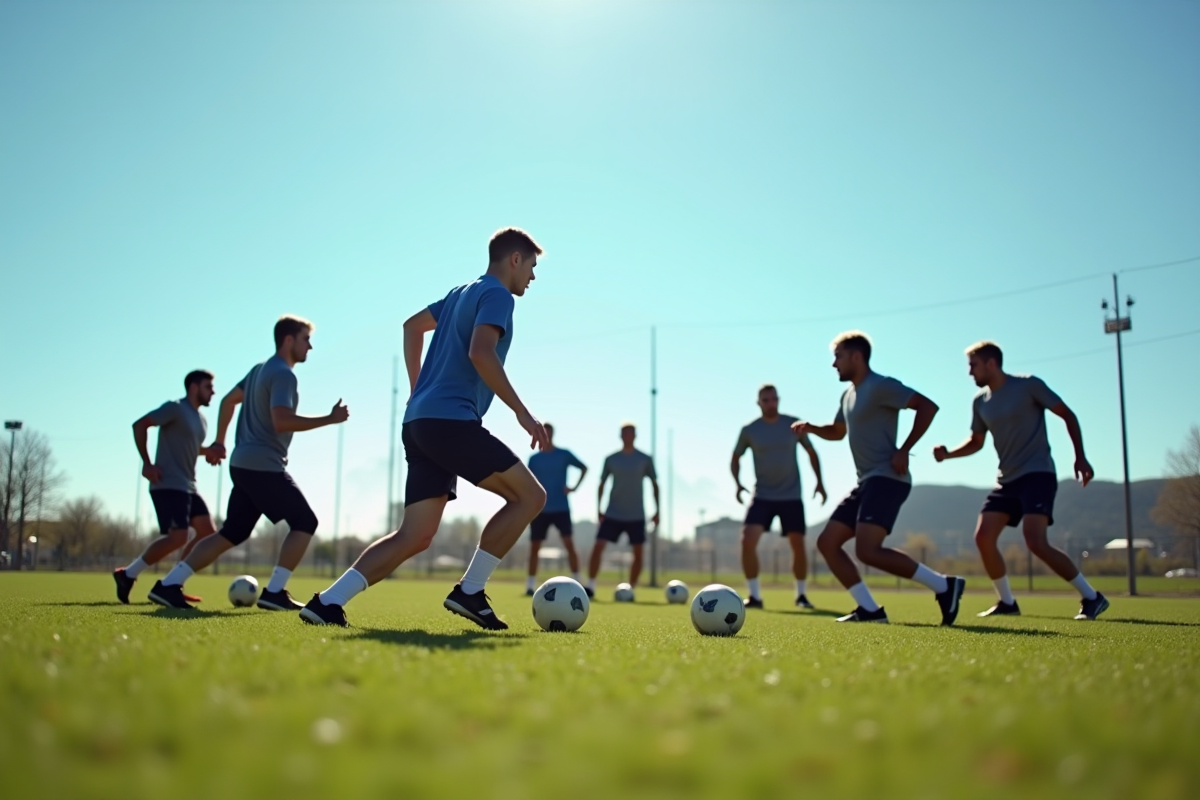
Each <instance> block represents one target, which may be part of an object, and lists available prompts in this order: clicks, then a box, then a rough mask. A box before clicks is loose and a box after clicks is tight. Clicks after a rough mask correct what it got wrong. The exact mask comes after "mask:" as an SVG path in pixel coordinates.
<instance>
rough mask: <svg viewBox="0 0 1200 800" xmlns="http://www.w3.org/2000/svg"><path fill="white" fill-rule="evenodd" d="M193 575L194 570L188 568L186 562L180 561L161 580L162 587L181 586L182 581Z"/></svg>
mask: <svg viewBox="0 0 1200 800" xmlns="http://www.w3.org/2000/svg"><path fill="white" fill-rule="evenodd" d="M195 574H196V570H194V569H192V568H191V567H189V566H188V563H187V562H186V561H180V562H179V563H178V564H176V565H175V566H174V567H172V568H171V571H170V572H168V573H167V577H165V578H163V586H183V584H184V581H186V580H187V579H188V578H190V577H192V576H193V575H195Z"/></svg>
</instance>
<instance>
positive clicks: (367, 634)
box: [348, 628, 529, 650]
mask: <svg viewBox="0 0 1200 800" xmlns="http://www.w3.org/2000/svg"><path fill="white" fill-rule="evenodd" d="M350 630H351V634H350V636H349V637H348V638H352V639H369V640H371V641H372V642H379V643H380V644H395V645H402V646H406V647H424V648H426V649H428V650H472V649H498V648H501V647H515V646H516V645H517V644H518V642H517V640H518V639H527V638H529V637H528V635H526V634H523V633H518V634H512V633H510V634H507V635H503V636H500V635H497V634H494V633H483V632H482V631H461V632H459V633H431V632H430V631H426V630H420V629H414V630H407V631H398V630H391V629H385V628H351V629H350Z"/></svg>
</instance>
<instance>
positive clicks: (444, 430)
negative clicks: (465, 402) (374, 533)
mask: <svg viewBox="0 0 1200 800" xmlns="http://www.w3.org/2000/svg"><path fill="white" fill-rule="evenodd" d="M400 441H401V442H402V443H403V444H404V460H405V461H406V462H408V477H407V478H406V479H405V481H404V505H406V506H411V505H412V504H413V503H419V502H421V501H422V500H430V499H432V498H434V497H444V496H447V495H448V496H449V498H450V499H451V500H453V499H454V498H456V497H457V496H458V491H457V490H458V476H460V475H461V476H462V477H464V478H466V479H467V480H469V481H470V482H471V483H473V484H475V485H476V486H478V485H479V484H480V482H482V481H483V480H484V479H485V478H487V477H489V476H491V475H494V474H496V473H497V472H504V471H505V470H507V469H510V468H511V467H512V466H513V465H514V464H519V463H521V459H519V458H517V456H516V453H514V452H513V451H512V450H510V449H508V445H506V444H505V443H504V442H502V441H500V440H499V439H497V438H496V437H495V436H493V435H492V434H491V432H490V431H488V429H487V428H485V427H483V423H482V422H480V421H479V420H477V419H414V420H411V421H409V422H406V423H404V425H403V427H402V428H401V429H400Z"/></svg>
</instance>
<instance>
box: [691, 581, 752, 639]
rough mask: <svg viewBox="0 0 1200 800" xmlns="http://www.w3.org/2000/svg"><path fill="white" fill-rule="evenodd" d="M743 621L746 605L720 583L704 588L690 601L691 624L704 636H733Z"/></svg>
mask: <svg viewBox="0 0 1200 800" xmlns="http://www.w3.org/2000/svg"><path fill="white" fill-rule="evenodd" d="M745 621H746V604H745V603H743V602H742V598H741V597H740V596H739V595H738V593H737V592H735V591H734V590H733V589H730V588H729V587H728V586H726V585H724V584H722V583H713V584H709V585H708V586H705V587H704V588H703V589H701V590H700V591H698V592H696V597H695V599H693V600H692V624H693V625H695V626H696V630H698V631H700V633H702V634H704V635H705V636H733V635H734V634H735V633H737V632H738V631H740V630H741V629H742V624H743V623H745Z"/></svg>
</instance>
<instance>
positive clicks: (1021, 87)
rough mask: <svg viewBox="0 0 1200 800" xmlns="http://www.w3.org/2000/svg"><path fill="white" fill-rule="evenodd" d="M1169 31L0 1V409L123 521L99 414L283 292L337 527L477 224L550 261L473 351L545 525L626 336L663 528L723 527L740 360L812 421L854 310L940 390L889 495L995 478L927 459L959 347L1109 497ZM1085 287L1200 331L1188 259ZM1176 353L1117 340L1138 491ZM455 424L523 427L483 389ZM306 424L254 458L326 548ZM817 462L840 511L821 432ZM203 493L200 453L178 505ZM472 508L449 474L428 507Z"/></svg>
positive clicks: (1084, 23) (961, 401)
mask: <svg viewBox="0 0 1200 800" xmlns="http://www.w3.org/2000/svg"><path fill="white" fill-rule="evenodd" d="M1198 35H1200V5H1198V4H1196V3H1183V2H1144V3H1133V2H1128V3H1112V2H1104V3H1096V2H1056V3H1047V4H1035V3H1020V4H1001V3H957V4H956V3H919V2H906V3H896V4H893V3H838V4H835V3H820V4H812V3H801V2H776V3H754V2H737V3H734V2H729V3H683V2H638V3H633V2H625V3H622V2H599V0H597V1H596V2H525V3H499V2H489V3H477V4H467V3H453V4H435V3H346V2H343V3H332V2H330V3H283V2H256V3H136V2H125V3H115V2H114V3H94V2H55V3H44V2H11V1H10V2H5V3H3V4H2V5H0V109H2V111H0V114H2V124H0V266H2V269H3V279H2V280H0V337H2V341H3V347H2V349H0V416H3V417H4V418H5V419H14V418H15V419H22V420H24V421H25V422H26V424H27V425H28V426H30V427H31V428H33V429H35V430H39V431H42V432H44V433H46V434H47V435H48V436H49V437H50V440H51V442H52V444H53V447H54V450H55V453H56V455H57V457H58V460H59V462H60V464H61V465H62V467H63V468H64V469H65V470H66V472H67V473H68V474H69V477H70V481H69V484H68V487H67V491H68V494H70V495H81V494H97V495H99V496H100V497H102V498H103V499H104V501H105V503H106V505H107V507H108V509H109V510H110V511H111V512H115V513H121V514H125V515H130V514H132V513H133V508H134V502H135V496H136V493H137V492H141V491H144V484H142V485H141V486H139V485H138V484H137V483H136V478H137V474H138V461H137V456H136V454H135V451H134V448H133V444H132V441H131V437H130V434H129V424H130V423H131V422H132V421H133V420H134V419H135V418H137V417H138V416H140V415H141V414H142V413H144V412H146V411H147V410H149V409H151V408H152V407H154V406H155V405H156V404H158V403H160V402H162V401H163V400H165V399H168V398H173V397H178V396H180V395H181V394H182V387H181V382H182V377H183V375H184V374H185V373H186V372H187V371H188V370H189V369H192V368H194V367H207V368H210V369H212V370H214V371H215V372H216V373H217V387H218V392H223V391H224V390H227V389H228V388H229V387H231V386H232V385H233V384H234V383H235V382H236V381H237V380H239V379H240V378H241V376H242V375H243V374H244V373H245V371H246V370H247V369H248V368H249V367H250V366H251V365H253V364H254V363H256V362H257V361H259V360H262V359H263V358H265V357H266V356H268V355H269V354H270V352H271V349H272V347H271V341H270V329H271V325H272V323H273V321H274V319H275V318H276V317H277V316H278V315H279V314H280V313H283V312H293V313H299V314H302V315H305V316H307V317H309V318H311V319H313V320H315V321H316V323H317V325H318V329H317V332H316V335H315V337H314V343H315V345H316V350H315V351H314V352H313V353H312V355H311V357H310V361H309V363H307V364H304V365H301V366H300V367H299V369H298V375H299V378H300V392H301V411H307V412H309V413H322V412H324V411H325V410H326V409H327V408H328V407H329V406H330V405H331V404H332V403H333V402H334V401H336V400H337V399H338V398H339V397H342V398H345V400H346V402H347V403H348V404H349V406H350V408H351V412H352V415H353V416H352V419H351V421H350V423H349V424H348V425H347V427H346V431H345V436H346V439H345V444H346V451H345V473H344V475H345V479H344V481H345V482H344V494H343V515H342V517H343V519H342V525H341V530H342V532H343V533H346V532H348V531H357V532H360V533H362V534H363V535H370V534H374V533H377V532H378V531H379V529H380V527H381V526H382V520H383V517H384V512H385V503H384V497H385V493H386V474H387V457H388V420H389V402H390V397H389V395H390V384H391V369H392V357H393V355H394V354H395V353H397V352H398V351H399V340H400V324H401V322H402V320H403V319H404V318H405V317H406V316H408V315H409V314H410V313H412V312H414V311H416V310H418V309H420V308H421V307H422V306H423V305H425V304H427V303H429V302H431V301H433V300H435V299H437V298H439V297H441V296H442V295H443V294H444V293H445V291H446V290H448V289H449V288H450V287H452V286H453V285H455V284H457V283H461V282H465V281H467V280H470V279H471V278H473V277H474V276H476V275H478V274H479V273H480V272H482V270H483V269H484V266H485V262H486V250H485V246H486V241H487V238H488V236H489V235H490V234H491V232H492V231H493V230H494V229H496V228H498V227H500V226H503V225H509V224H515V225H521V226H523V227H526V228H528V229H529V230H530V231H531V232H532V233H533V234H534V235H535V236H537V237H538V238H539V239H540V240H541V241H542V242H543V244H544V245H545V246H546V248H547V253H546V255H545V257H544V258H543V260H542V264H543V266H542V267H541V269H540V270H539V275H538V279H537V281H536V283H535V284H534V285H533V287H532V289H531V290H530V291H529V293H528V294H527V295H526V296H525V297H524V298H523V299H522V300H520V301H519V303H518V306H517V316H516V323H515V331H516V336H515V342H514V345H513V348H512V351H511V353H510V357H509V366H510V371H511V374H512V377H513V380H514V382H515V384H516V386H517V387H518V390H519V391H520V392H521V394H522V395H523V397H524V398H525V400H526V402H527V403H528V404H529V406H530V407H531V408H532V409H533V410H534V413H535V414H538V415H539V416H540V417H542V418H543V419H545V420H550V421H553V422H554V423H556V425H557V427H558V430H559V440H560V443H561V444H563V445H565V446H568V447H570V448H571V449H573V450H574V451H575V452H576V453H577V454H578V455H579V456H580V457H581V458H583V459H584V460H585V461H586V462H588V463H589V464H591V465H592V466H594V467H596V468H597V469H595V470H594V471H593V473H592V476H590V477H589V479H588V481H587V483H586V484H585V487H584V493H583V495H582V496H580V497H578V498H577V499H576V500H575V510H576V515H577V516H578V517H592V516H593V515H594V513H595V507H594V493H595V485H596V484H595V480H594V479H595V477H596V476H597V475H598V472H599V470H598V467H599V466H600V462H601V460H602V458H603V456H604V455H605V454H606V453H607V452H610V451H611V450H613V449H615V448H616V447H617V445H618V439H617V429H618V426H619V424H620V423H621V422H622V421H623V420H625V419H630V420H633V421H635V422H637V423H638V424H639V425H640V426H641V434H642V438H641V439H640V444H641V445H642V446H643V447H644V448H645V449H647V450H649V449H650V447H649V444H650V443H649V416H650V413H649V411H650V402H649V376H650V358H649V340H650V336H649V326H650V325H652V324H657V325H658V326H659V328H658V364H659V389H660V395H659V397H660V402H659V410H658V420H659V440H658V454H659V463H660V469H661V470H662V472H663V474H664V476H665V474H666V471H667V459H666V450H667V446H666V445H667V431H668V429H671V430H673V431H674V441H675V446H674V468H675V519H674V528H675V531H676V533H677V535H678V534H681V533H682V532H683V531H685V530H687V529H689V528H690V526H691V525H692V524H693V523H694V522H695V520H696V518H697V515H698V510H699V509H701V508H704V509H705V510H706V516H707V517H708V518H710V519H711V518H713V517H715V516H717V515H720V514H725V513H728V514H737V513H738V507H737V506H736V504H735V502H734V500H733V491H732V481H731V480H730V478H729V475H728V460H729V453H730V450H731V448H732V445H733V443H734V440H735V438H736V435H737V431H738V428H739V426H741V425H742V424H744V423H746V422H748V421H749V420H751V419H752V418H753V417H754V416H755V412H756V408H755V406H754V398H755V390H756V387H757V386H758V385H759V384H760V383H762V382H764V381H774V382H775V383H776V384H778V386H779V388H780V393H781V395H782V397H783V409H784V411H785V412H788V413H792V414H795V415H798V416H802V417H810V418H813V419H815V420H817V421H829V420H830V419H831V418H832V416H833V414H834V411H835V408H836V404H837V399H838V397H839V395H840V393H841V391H842V388H843V387H842V385H841V384H839V383H838V382H837V380H836V376H835V373H834V372H833V370H832V369H831V368H830V366H829V360H830V358H829V351H828V342H829V341H830V339H831V338H832V337H833V336H834V335H835V334H837V333H838V332H839V331H841V330H844V329H847V328H854V327H857V328H862V329H864V330H866V331H868V332H869V333H870V334H871V335H872V336H873V337H874V338H875V342H876V357H875V364H874V365H875V367H876V368H877V370H878V371H880V372H883V373H886V374H892V375H895V376H897V377H899V378H901V379H902V380H904V381H905V382H907V383H909V384H910V385H912V386H914V387H916V388H918V389H919V390H921V391H922V392H924V393H925V394H927V395H928V396H930V397H932V398H933V399H934V400H935V401H937V402H938V403H939V404H940V405H941V406H942V413H941V414H940V415H939V417H938V418H937V420H936V421H935V423H934V425H933V428H932V430H931V432H930V434H929V435H928V437H927V439H926V440H925V441H924V442H923V443H922V444H921V445H920V447H919V451H920V452H919V454H918V456H917V457H915V458H914V460H913V464H912V469H913V473H914V475H915V478H916V480H917V481H918V482H923V483H959V484H967V485H972V486H979V487H985V486H987V485H988V484H989V482H990V480H991V477H992V475H993V474H994V469H995V459H994V456H993V454H992V451H991V448H990V446H989V448H988V450H987V451H985V453H981V454H980V455H978V456H975V457H974V458H972V459H969V460H965V461H959V462H955V463H953V464H952V465H951V464H946V465H937V464H935V463H934V462H933V459H932V457H930V455H929V449H930V448H931V447H932V446H933V445H934V444H936V443H939V442H942V443H947V444H953V443H955V442H957V441H959V440H960V439H961V438H962V437H963V436H964V435H965V433H966V431H967V425H968V421H969V403H970V399H971V396H972V394H973V393H974V391H975V388H974V386H973V384H972V383H971V381H970V380H969V378H968V377H967V375H966V363H965V359H964V357H963V356H962V350H963V348H964V347H965V346H966V345H968V344H970V343H971V342H973V341H975V340H977V339H980V338H985V337H987V338H994V339H996V340H998V341H999V342H1000V343H1001V344H1002V345H1003V346H1004V347H1005V350H1006V354H1007V357H1008V364H1007V365H1008V366H1009V367H1010V369H1011V370H1013V371H1025V370H1026V369H1028V371H1033V372H1035V373H1037V374H1039V375H1041V376H1042V377H1044V378H1045V379H1046V380H1047V381H1048V382H1049V383H1050V384H1051V386H1053V387H1054V388H1056V389H1057V390H1058V391H1059V392H1060V393H1061V394H1062V395H1063V397H1064V398H1065V399H1066V400H1067V402H1068V403H1069V404H1071V405H1072V406H1073V407H1074V408H1075V409H1076V410H1077V412H1078V413H1079V416H1080V418H1081V420H1082V423H1083V429H1084V434H1085V437H1086V441H1087V445H1088V449H1089V454H1090V456H1091V459H1092V461H1093V463H1094V465H1095V467H1096V471H1097V474H1098V477H1099V478H1101V479H1108V480H1118V479H1119V478H1120V475H1121V461H1120V438H1119V427H1118V419H1119V418H1118V411H1117V394H1116V366H1115V359H1114V357H1113V353H1112V349H1111V348H1112V346H1113V341H1112V338H1111V337H1105V336H1104V334H1103V333H1102V330H1101V325H1102V312H1101V311H1100V308H1099V301H1100V299H1101V297H1107V296H1110V295H1111V285H1110V282H1109V279H1108V278H1107V277H1105V276H1103V275H1101V274H1100V273H1105V272H1110V271H1112V270H1115V269H1121V268H1126V267H1133V266H1138V265H1143V264H1153V263H1158V262H1166V261H1173V260H1177V259H1183V258H1187V257H1191V256H1200V48H1198V47H1197V46H1196V42H1197V40H1198ZM1088 275H1092V276H1094V277H1091V278H1089V279H1085V280H1082V281H1079V282H1076V283H1071V284H1067V285H1063V286H1059V287H1057V288H1052V289H1046V290H1042V291H1037V292H1031V293H1026V294H1020V295H1014V296H1007V297H992V298H991V299H985V300H980V301H977V302H969V303H962V304H958V305H950V306H946V307H943V308H937V309H928V310H914V307H919V306H921V305H923V304H931V303H938V302H941V301H954V300H960V299H965V298H974V297H980V296H992V295H996V294H999V293H1003V292H1007V291H1010V290H1014V289H1021V288H1025V287H1031V286H1038V285H1042V284H1047V283H1053V282H1056V281H1063V280H1067V279H1071V278H1075V277H1080V276H1088ZM1122 280H1123V282H1122V289H1123V290H1128V292H1130V293H1131V294H1133V295H1134V296H1135V297H1136V298H1137V301H1138V304H1137V306H1136V307H1135V308H1134V330H1133V333H1132V334H1131V336H1130V337H1129V340H1128V341H1129V343H1130V344H1136V343H1138V342H1141V341H1145V340H1151V339H1156V338H1158V337H1165V336H1170V335H1172V334H1177V333H1183V332H1187V331H1194V330H1196V329H1198V328H1200V315H1198V314H1197V312H1196V308H1197V300H1200V263H1197V262H1193V263H1191V264H1185V265H1182V266H1177V267H1172V268H1166V269H1159V270H1149V271H1143V272H1136V273H1130V274H1128V275H1126V276H1124V277H1123V279H1122ZM888 312H896V313H888ZM1198 345H1200V336H1189V337H1182V338H1177V339H1171V340H1167V341H1161V342H1154V343H1150V344H1147V345H1145V346H1139V347H1136V348H1130V349H1129V350H1128V351H1127V375H1126V377H1127V384H1128V403H1129V419H1130V442H1131V453H1130V455H1131V463H1132V469H1133V474H1134V476H1135V477H1139V478H1141V477H1150V476H1156V475H1159V474H1160V473H1161V471H1162V467H1163V459H1164V454H1165V452H1166V450H1167V449H1168V448H1169V447H1174V446H1176V444H1177V443H1178V442H1179V441H1180V440H1181V439H1182V437H1183V435H1184V433H1185V432H1186V430H1187V428H1188V426H1190V425H1193V424H1197V423H1200V403H1198V402H1197V400H1196V398H1197V397H1198V396H1200V371H1198V370H1197V369H1196V366H1197V363H1198V360H1197V357H1196V352H1197V346H1198ZM1094 350H1100V352H1091V351H1094ZM1077 353H1085V354H1084V355H1078V356H1073V357H1070V358H1058V357H1059V356H1071V355H1072V354H1077ZM209 418H210V423H212V424H215V421H216V410H215V405H214V406H213V408H212V409H211V410H210V413H209ZM487 424H488V425H489V426H490V427H491V428H492V429H493V430H495V431H496V432H497V433H498V434H499V435H501V436H502V437H503V438H505V439H506V440H507V441H509V442H510V444H512V445H513V446H514V447H522V446H523V445H524V442H523V441H522V438H521V435H520V432H519V429H518V428H517V426H516V424H515V422H514V421H513V419H512V415H511V414H510V413H509V412H508V411H507V410H506V409H505V408H504V407H503V406H502V405H501V404H499V403H497V404H496V405H495V406H494V407H493V409H492V411H491V413H490V415H489V417H488V420H487ZM902 424H903V425H907V424H908V423H907V420H905V421H904V422H903V423H902ZM336 441H337V435H336V432H335V430H334V429H326V430H322V431H318V432H314V433H309V434H299V435H297V436H296V438H295V441H294V444H293V448H292V470H293V472H294V474H295V476H296V478H297V480H298V481H299V482H300V484H301V485H302V486H303V487H304V488H305V489H306V491H307V492H308V493H309V494H310V496H311V498H312V500H313V505H314V507H315V509H316V510H317V512H318V514H319V515H320V516H321V517H322V519H323V523H322V527H323V532H324V533H330V532H331V531H332V529H333V525H334V520H333V517H334V514H333V495H334V492H333V486H334V473H335V468H334V462H335V457H334V456H335V451H336ZM1052 441H1053V445H1054V447H1055V451H1056V454H1057V456H1058V464H1059V470H1060V474H1063V475H1065V474H1067V472H1068V471H1069V469H1070V465H1071V458H1070V449H1069V443H1068V441H1067V439H1066V436H1065V433H1064V432H1063V430H1062V427H1061V425H1058V424H1057V423H1055V425H1054V428H1053V440H1052ZM819 446H820V453H821V456H822V458H823V460H824V463H825V470H826V474H827V480H826V482H827V485H828V487H829V489H830V491H831V493H833V494H834V495H840V494H841V493H843V492H845V491H846V490H848V489H849V487H850V486H851V485H852V483H853V468H852V466H851V463H850V459H849V454H848V451H847V448H846V446H845V444H844V443H841V444H828V443H827V444H821V445H819ZM522 452H524V451H522ZM804 470H805V475H804V478H805V483H806V485H807V486H808V487H810V488H811V486H812V479H811V476H810V475H809V474H808V472H807V466H805V467H804ZM749 477H750V476H749V475H747V479H749ZM216 482H217V481H216V471H215V470H213V469H211V468H208V467H207V466H205V465H201V467H200V487H201V491H202V492H204V493H205V494H206V495H207V496H208V498H209V499H210V502H211V501H212V500H213V499H214V497H215V491H216ZM664 483H665V481H664ZM224 486H225V491H226V493H227V492H228V488H229V483H228V481H227V480H226V481H225V484H224ZM143 497H144V495H143ZM831 502H832V501H831ZM148 505H149V504H148V502H146V501H145V500H144V499H143V501H142V512H143V515H144V517H145V518H146V519H149V514H148ZM492 507H494V506H493V504H492V502H491V500H490V499H488V498H485V497H482V496H481V494H480V493H478V492H477V491H474V490H473V491H467V492H464V496H463V498H462V500H461V501H460V502H458V503H457V504H456V507H452V513H458V514H467V513H474V514H481V513H485V512H486V511H487V510H488V509H489V508H492ZM827 511H828V508H827V509H825V510H820V509H818V508H816V507H815V506H810V518H813V519H816V518H820V517H823V516H824V515H825V513H827Z"/></svg>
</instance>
